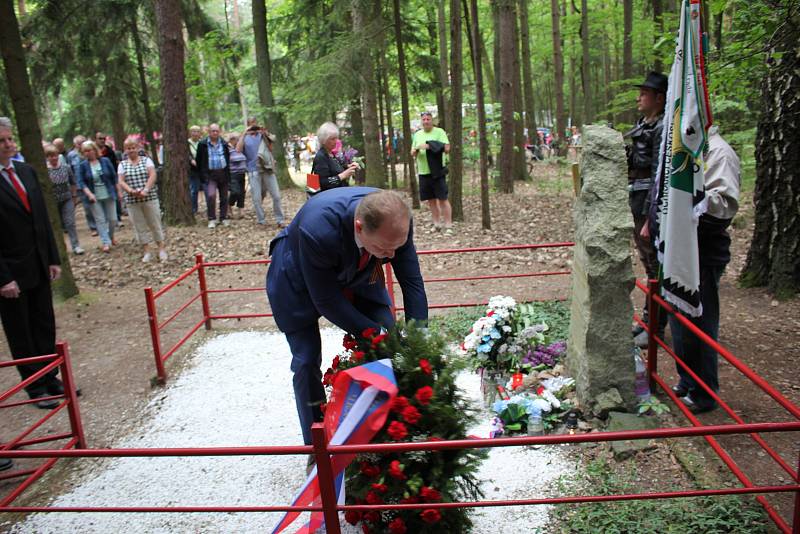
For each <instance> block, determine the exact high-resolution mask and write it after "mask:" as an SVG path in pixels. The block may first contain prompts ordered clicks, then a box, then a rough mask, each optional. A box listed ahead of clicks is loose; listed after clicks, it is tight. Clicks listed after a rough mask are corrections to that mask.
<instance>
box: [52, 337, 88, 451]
mask: <svg viewBox="0 0 800 534" xmlns="http://www.w3.org/2000/svg"><path fill="white" fill-rule="evenodd" d="M56 353H57V354H58V356H59V357H60V358H61V380H62V381H63V382H64V396H65V397H66V399H67V413H68V414H69V424H70V426H71V427H72V436H73V437H75V438H76V439H77V440H78V442H77V444H76V445H77V447H78V448H79V449H85V448H86V438H85V437H84V435H83V422H82V421H81V410H80V408H79V407H78V394H77V391H76V390H77V388H76V386H75V379H74V376H73V375H72V363H71V362H70V359H69V345H67V344H66V343H65V342H63V341H62V342H59V343H56Z"/></svg>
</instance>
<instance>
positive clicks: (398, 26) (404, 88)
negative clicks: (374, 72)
mask: <svg viewBox="0 0 800 534" xmlns="http://www.w3.org/2000/svg"><path fill="white" fill-rule="evenodd" d="M393 2H394V4H393V8H394V9H393V12H394V41H395V45H396V46H397V70H398V74H399V76H400V105H401V107H402V110H403V143H402V145H403V157H404V161H405V165H404V169H406V168H407V169H408V174H407V175H406V176H404V178H405V180H406V184H408V185H409V187H410V190H411V205H412V206H413V208H414V209H419V208H420V203H419V188H418V187H417V176H416V174H414V160H413V158H412V157H411V152H410V150H409V148H408V147H409V146H410V145H411V119H410V117H409V111H408V75H407V73H406V59H405V50H404V46H403V25H402V23H401V22H400V0H393Z"/></svg>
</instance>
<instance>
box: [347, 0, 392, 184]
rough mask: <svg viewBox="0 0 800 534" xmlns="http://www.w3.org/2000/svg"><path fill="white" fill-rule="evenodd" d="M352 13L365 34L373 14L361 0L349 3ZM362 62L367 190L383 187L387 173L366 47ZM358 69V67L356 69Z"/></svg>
mask: <svg viewBox="0 0 800 534" xmlns="http://www.w3.org/2000/svg"><path fill="white" fill-rule="evenodd" d="M351 13H352V17H353V31H354V32H355V34H356V35H366V34H367V28H368V22H367V21H370V22H372V21H374V20H375V16H376V15H377V14H376V13H373V12H372V9H371V6H369V4H368V3H367V2H364V0H352V3H351ZM362 57H363V61H361V64H360V65H359V67H360V68H359V72H358V74H359V85H360V87H361V106H362V107H361V115H362V117H363V119H364V155H365V156H366V166H367V168H366V170H367V176H366V184H367V185H368V186H370V187H385V186H386V173H385V172H384V171H385V169H384V167H383V163H382V161H381V159H382V158H381V147H380V132H379V131H378V102H377V97H376V96H375V85H376V83H375V65H374V59H373V57H372V54H371V52H370V49H369V48H368V47H364V49H363V54H362ZM357 68H358V67H357Z"/></svg>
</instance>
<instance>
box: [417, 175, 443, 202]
mask: <svg viewBox="0 0 800 534" xmlns="http://www.w3.org/2000/svg"><path fill="white" fill-rule="evenodd" d="M434 198H435V199H438V200H447V176H440V177H438V178H431V175H430V174H420V175H419V199H420V200H431V199H434Z"/></svg>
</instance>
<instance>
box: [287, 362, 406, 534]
mask: <svg viewBox="0 0 800 534" xmlns="http://www.w3.org/2000/svg"><path fill="white" fill-rule="evenodd" d="M395 397H397V380H396V379H395V377H394V371H393V370H392V361H391V360H389V359H388V358H387V359H383V360H378V361H374V362H369V363H366V364H364V365H359V366H358V367H353V368H351V369H346V370H344V371H341V372H339V373H338V374H337V375H336V378H335V381H334V383H333V391H332V392H331V398H330V401H329V402H328V407H327V408H326V410H325V420H324V425H325V435H326V437H327V438H328V439H329V444H330V445H344V444H348V445H357V444H362V443H369V441H370V440H371V439H372V437H373V436H374V435H375V434H377V433H378V431H379V430H380V429H381V428H382V427H383V424H384V423H385V422H386V417H387V416H388V415H389V407H390V406H391V403H392V400H393V399H394V398H395ZM354 457H355V454H337V455H335V456H334V457H333V458H332V461H331V463H332V467H333V479H334V486H335V490H336V495H337V502H338V503H339V504H344V470H345V468H346V467H347V466H348V465H349V464H350V462H351V461H352V460H353V458H354ZM321 502H322V500H321V497H320V489H319V479H318V478H317V467H316V466H314V468H313V470H312V471H311V473H310V474H309V475H308V479H307V480H306V482H305V484H303V486H302V487H301V488H300V491H299V492H298V494H297V497H295V499H294V501H293V502H292V506H306V505H308V506H319V504H320V503H321ZM299 515H300V512H287V513H285V514H284V515H283V517H282V518H281V520H280V522H278V524H277V525H276V526H275V529H274V530H273V531H272V533H273V534H278V533H279V532H282V531H283V530H284V529H286V528H287V527H289V525H291V524H292V523H293V522H294V521H295V519H297V517H298V516H299ZM323 524H324V518H323V514H322V512H313V513H312V514H311V519H310V520H309V521H308V523H306V524H305V525H303V526H302V527H300V529H299V530H297V533H298V534H300V533H302V534H311V533H312V532H316V531H317V529H319V528H320V527H321V526H322V525H323Z"/></svg>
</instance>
